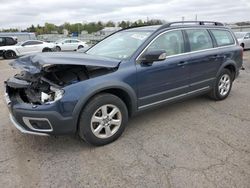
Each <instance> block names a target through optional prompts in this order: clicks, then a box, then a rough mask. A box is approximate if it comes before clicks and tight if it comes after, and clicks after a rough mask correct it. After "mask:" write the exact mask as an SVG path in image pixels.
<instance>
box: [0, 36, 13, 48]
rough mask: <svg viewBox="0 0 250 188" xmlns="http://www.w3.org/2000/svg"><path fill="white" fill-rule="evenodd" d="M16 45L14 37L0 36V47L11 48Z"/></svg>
mask: <svg viewBox="0 0 250 188" xmlns="http://www.w3.org/2000/svg"><path fill="white" fill-rule="evenodd" d="M15 44H17V38H16V37H1V36H0V46H11V45H15Z"/></svg>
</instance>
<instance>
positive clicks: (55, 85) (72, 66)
mask: <svg viewBox="0 0 250 188" xmlns="http://www.w3.org/2000/svg"><path fill="white" fill-rule="evenodd" d="M53 59H55V58H51V60H53ZM55 60H56V59H55ZM74 60H75V63H74V61H73V62H70V63H69V64H66V63H65V62H62V63H61V64H60V63H52V62H51V61H39V59H38V58H37V56H35V57H34V56H33V57H32V56H27V57H23V58H19V59H18V60H16V61H14V62H12V63H10V65H11V66H12V67H14V68H18V69H21V70H22V71H21V73H20V74H16V75H15V76H14V77H12V78H9V79H8V80H7V81H6V82H5V84H6V88H7V93H8V95H9V96H10V98H12V97H15V99H16V100H18V101H19V102H24V103H30V104H34V105H41V104H50V103H53V102H55V101H58V100H59V99H61V98H62V96H63V93H64V90H63V88H64V87H66V86H68V85H71V84H75V83H78V82H81V81H84V80H87V79H91V78H93V77H97V76H101V75H104V74H107V73H110V72H113V71H115V70H116V69H117V67H114V66H108V67H104V66H103V65H102V66H98V64H97V63H93V62H92V63H91V62H90V63H89V62H88V63H83V62H82V61H83V60H84V59H81V62H80V63H79V61H76V59H74ZM92 61H93V60H92ZM57 62H58V59H57ZM91 64H93V65H91Z"/></svg>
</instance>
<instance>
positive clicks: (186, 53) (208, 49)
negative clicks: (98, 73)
mask: <svg viewBox="0 0 250 188" xmlns="http://www.w3.org/2000/svg"><path fill="white" fill-rule="evenodd" d="M188 29H203V30H209V29H217V30H223V31H229V32H230V33H231V35H232V37H233V39H234V44H232V45H226V46H220V47H213V48H207V49H204V50H197V51H191V52H185V53H180V54H175V55H170V56H167V57H166V59H168V58H170V57H177V56H182V55H188V54H193V53H199V52H204V51H211V50H214V49H221V48H228V47H232V46H236V45H237V42H236V40H235V37H234V35H233V33H232V31H231V30H229V29H225V28H213V27H212V28H209V27H208V28H195V27H190V28H178V29H170V30H167V31H164V32H162V33H159V34H158V35H157V36H156V37H155V38H154V39H153V40H151V41H150V43H149V44H148V45H147V46H146V47H145V48H144V49H143V50H142V51H141V53H140V54H139V55H138V56H137V57H136V59H135V60H136V62H137V61H138V60H139V58H140V56H141V55H142V54H143V53H144V52H145V51H146V50H147V49H148V47H149V46H150V45H151V44H152V43H153V42H154V41H155V40H156V39H157V38H158V37H160V36H161V35H163V34H165V33H168V32H171V31H178V30H181V31H182V30H188Z"/></svg>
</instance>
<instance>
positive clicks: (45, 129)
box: [5, 92, 76, 136]
mask: <svg viewBox="0 0 250 188" xmlns="http://www.w3.org/2000/svg"><path fill="white" fill-rule="evenodd" d="M5 100H6V103H7V105H8V108H9V112H10V115H9V116H10V120H11V122H12V123H13V125H14V126H15V127H16V128H17V129H18V130H19V131H21V132H22V133H26V134H33V135H40V136H48V135H64V134H74V133H75V132H76V121H74V119H73V117H72V116H64V115H61V114H60V113H59V112H58V111H57V109H58V108H60V107H59V106H60V105H59V106H58V104H56V103H53V104H48V105H32V104H28V103H20V102H17V101H16V100H15V98H14V97H9V94H8V92H6V93H5Z"/></svg>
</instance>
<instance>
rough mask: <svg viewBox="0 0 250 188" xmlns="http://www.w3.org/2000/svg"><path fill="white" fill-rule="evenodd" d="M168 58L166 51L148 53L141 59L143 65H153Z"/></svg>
mask: <svg viewBox="0 0 250 188" xmlns="http://www.w3.org/2000/svg"><path fill="white" fill-rule="evenodd" d="M166 57H167V52H166V51H165V50H153V51H146V52H145V53H144V54H143V55H142V56H141V57H140V59H139V61H140V62H141V63H143V64H152V63H153V62H155V61H163V60H165V59H166Z"/></svg>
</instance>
